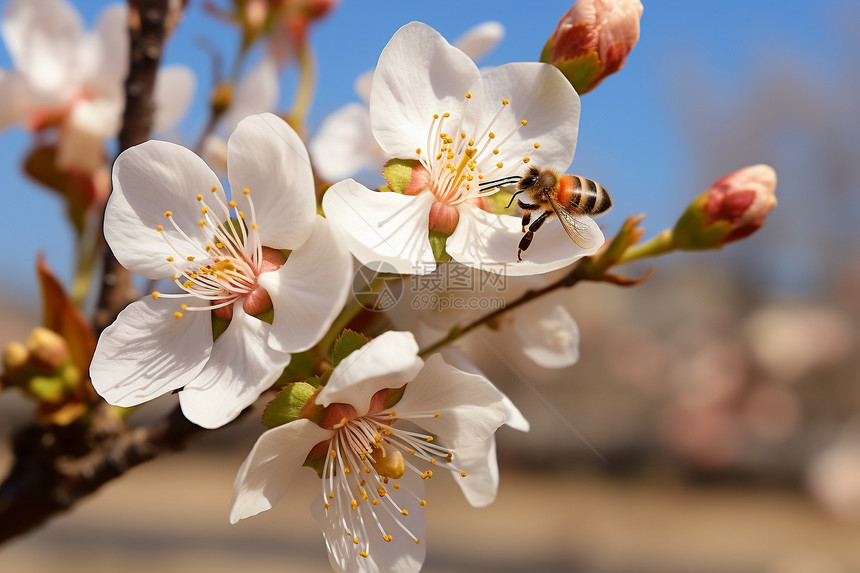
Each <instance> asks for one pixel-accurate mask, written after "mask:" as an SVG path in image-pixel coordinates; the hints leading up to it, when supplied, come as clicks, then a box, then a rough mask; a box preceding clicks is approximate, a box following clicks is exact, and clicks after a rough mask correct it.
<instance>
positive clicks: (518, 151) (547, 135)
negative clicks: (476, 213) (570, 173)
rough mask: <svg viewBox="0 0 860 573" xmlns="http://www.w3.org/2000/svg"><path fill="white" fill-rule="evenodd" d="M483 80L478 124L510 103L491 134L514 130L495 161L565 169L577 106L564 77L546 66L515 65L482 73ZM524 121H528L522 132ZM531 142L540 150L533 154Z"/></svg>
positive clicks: (576, 126) (571, 148) (572, 143)
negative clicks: (529, 160) (504, 102)
mask: <svg viewBox="0 0 860 573" xmlns="http://www.w3.org/2000/svg"><path fill="white" fill-rule="evenodd" d="M483 80H484V107H483V114H482V116H481V125H484V124H485V123H487V122H489V120H490V118H492V116H493V115H494V114H495V113H496V112H497V111H498V110H499V108H500V107H501V101H502V100H503V99H508V100H509V101H510V104H509V105H508V106H506V107H507V108H506V109H505V111H504V113H502V114H501V115H500V116H499V119H498V120H497V122H496V124H495V125H494V127H493V129H494V131H495V132H496V133H500V134H507V133H509V132H511V131H513V130H514V129H516V130H517V131H516V133H515V134H514V136H513V137H511V138H510V139H509V140H508V141H507V142H506V143H505V144H504V145H501V146H500V148H499V149H500V153H499V155H497V156H495V157H494V158H493V161H494V162H495V161H502V162H503V163H505V164H506V165H521V164H522V163H521V162H522V159H523V157H529V158H530V159H531V164H532V165H537V166H539V167H548V168H553V169H556V170H559V171H565V170H567V168H568V167H569V166H570V162H571V161H573V154H574V151H576V137H577V132H578V129H579V109H580V104H579V96H578V95H577V94H576V90H574V89H573V87H572V86H571V85H570V82H569V81H568V80H567V79H566V78H565V77H564V75H563V74H562V73H561V72H560V71H558V70H557V69H556V68H555V67H553V66H550V65H549V64H542V63H538V62H518V63H513V64H505V65H503V66H499V67H497V68H493V69H491V70H488V71H486V72H485V73H484V74H483ZM522 120H526V121H527V122H528V124H527V125H526V126H524V127H523V126H521V124H520V122H521V121H522ZM518 128H519V129H518ZM535 143H539V144H540V148H538V149H535V147H534V144H535Z"/></svg>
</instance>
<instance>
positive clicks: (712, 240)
mask: <svg viewBox="0 0 860 573" xmlns="http://www.w3.org/2000/svg"><path fill="white" fill-rule="evenodd" d="M706 201H707V193H702V194H701V195H699V196H698V197H696V198H695V199H693V201H692V202H691V203H690V205H689V206H688V207H687V210H686V211H684V213H683V214H682V215H681V217H680V218H679V219H678V222H677V223H675V228H674V229H672V241H673V243H674V245H675V248H678V249H682V250H685V251H701V250H706V249H718V248H720V247H722V246H723V244H724V242H725V241H724V240H725V238H726V236H727V235H728V234H729V232H730V231H731V223H729V222H728V221H715V222H713V223H711V224H710V225H709V224H708V221H707V215H706V214H705V202H706Z"/></svg>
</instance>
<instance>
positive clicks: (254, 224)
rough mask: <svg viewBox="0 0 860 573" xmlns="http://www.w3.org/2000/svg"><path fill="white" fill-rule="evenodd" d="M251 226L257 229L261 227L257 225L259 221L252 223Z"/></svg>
mask: <svg viewBox="0 0 860 573" xmlns="http://www.w3.org/2000/svg"><path fill="white" fill-rule="evenodd" d="M251 228H252V229H257V228H259V227H257V223H251Z"/></svg>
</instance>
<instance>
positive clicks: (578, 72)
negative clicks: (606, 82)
mask: <svg viewBox="0 0 860 573" xmlns="http://www.w3.org/2000/svg"><path fill="white" fill-rule="evenodd" d="M555 67H557V68H558V69H559V70H560V71H561V73H563V74H564V77H566V78H567V80H568V81H569V82H570V85H572V86H573V88H574V89H575V90H576V93H578V94H579V95H582V94H584V93H586V92H589V91H591V90H592V88H594V87H595V80H596V79H597V77H598V75H600V57H599V56H598V55H597V52H588V53H587V54H583V55H582V56H580V57H578V58H573V59H570V60H565V61H563V62H556V63H555Z"/></svg>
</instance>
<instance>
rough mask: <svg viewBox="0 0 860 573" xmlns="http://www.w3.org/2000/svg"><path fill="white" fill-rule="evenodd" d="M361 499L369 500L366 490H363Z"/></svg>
mask: <svg viewBox="0 0 860 573" xmlns="http://www.w3.org/2000/svg"><path fill="white" fill-rule="evenodd" d="M361 499H363V500H365V501H367V492H366V491H363V492H361Z"/></svg>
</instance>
